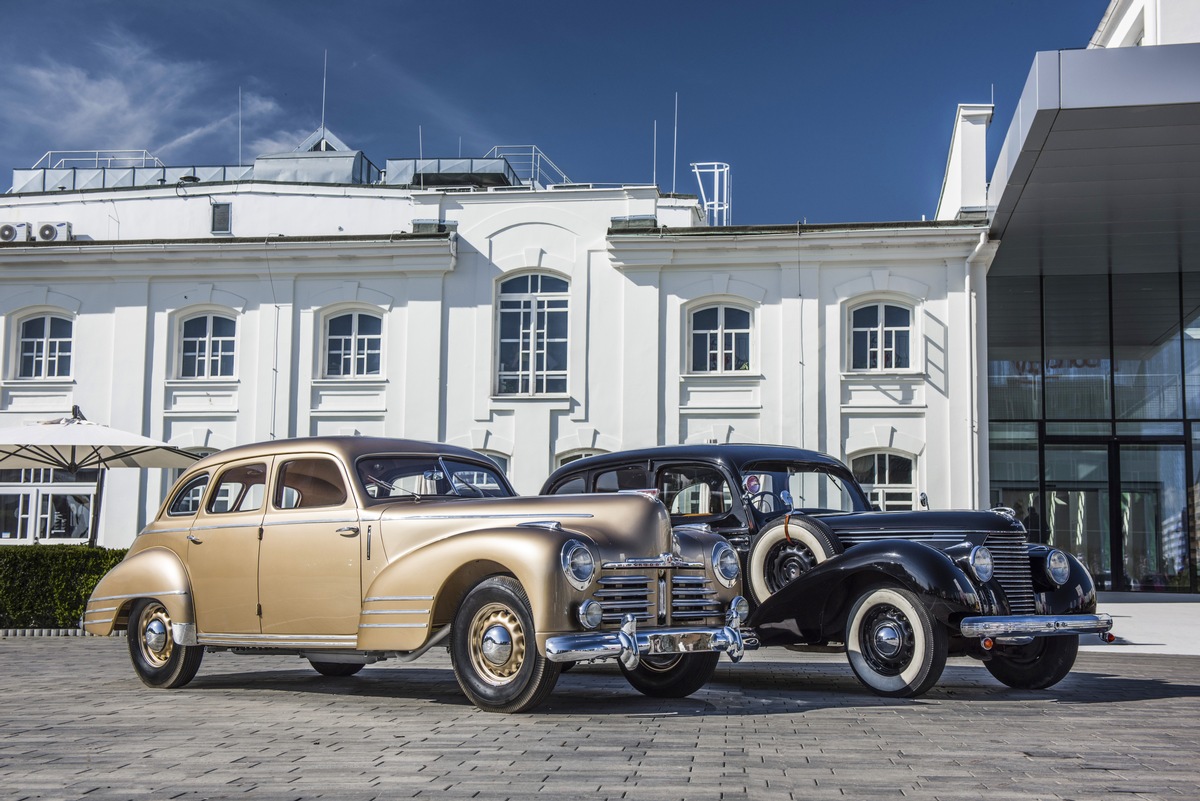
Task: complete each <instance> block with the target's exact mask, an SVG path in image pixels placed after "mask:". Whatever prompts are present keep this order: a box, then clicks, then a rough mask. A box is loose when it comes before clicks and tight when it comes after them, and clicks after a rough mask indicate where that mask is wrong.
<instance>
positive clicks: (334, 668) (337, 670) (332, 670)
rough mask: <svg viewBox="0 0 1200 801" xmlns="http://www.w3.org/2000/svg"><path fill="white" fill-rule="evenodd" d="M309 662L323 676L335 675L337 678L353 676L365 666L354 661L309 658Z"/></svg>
mask: <svg viewBox="0 0 1200 801" xmlns="http://www.w3.org/2000/svg"><path fill="white" fill-rule="evenodd" d="M308 663H309V664H310V665H312V666H313V670H315V671H317V672H318V673H320V674H321V675H322V676H333V677H335V678H336V677H342V676H353V675H354V674H355V673H357V672H358V671H360V670H362V669H363V667H365V665H360V664H357V663H354V662H318V661H317V660H315V659H310V660H308Z"/></svg>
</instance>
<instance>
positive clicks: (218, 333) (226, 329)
mask: <svg viewBox="0 0 1200 801" xmlns="http://www.w3.org/2000/svg"><path fill="white" fill-rule="evenodd" d="M212 323H213V336H215V337H231V336H234V335H235V334H236V333H237V323H235V322H234V321H233V320H231V319H229V318H228V317H213V318H212ZM185 333H186V332H185Z"/></svg>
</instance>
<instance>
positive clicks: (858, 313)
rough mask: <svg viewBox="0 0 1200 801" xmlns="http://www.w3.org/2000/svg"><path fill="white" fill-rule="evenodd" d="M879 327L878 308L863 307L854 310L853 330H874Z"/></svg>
mask: <svg viewBox="0 0 1200 801" xmlns="http://www.w3.org/2000/svg"><path fill="white" fill-rule="evenodd" d="M877 325H879V307H878V306H863V307H862V308H861V309H855V310H854V327H855V328H874V327H875V326H877Z"/></svg>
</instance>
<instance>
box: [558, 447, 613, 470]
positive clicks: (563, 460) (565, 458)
mask: <svg viewBox="0 0 1200 801" xmlns="http://www.w3.org/2000/svg"><path fill="white" fill-rule="evenodd" d="M602 453H608V451H602V450H597V449H596V448H576V449H575V450H573V451H567V452H566V453H560V454H559V455H558V456H556V457H554V469H555V470H557V469H558V468H560V467H562V466H563V465H566V464H570V463H571V462H577V461H579V460H580V459H586V458H588V457H589V456H599V455H600V454H602Z"/></svg>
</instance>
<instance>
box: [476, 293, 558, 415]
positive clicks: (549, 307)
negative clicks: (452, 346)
mask: <svg viewBox="0 0 1200 801" xmlns="http://www.w3.org/2000/svg"><path fill="white" fill-rule="evenodd" d="M525 277H528V278H529V281H530V288H529V291H528V292H504V290H503V287H504V284H505V283H507V282H508V281H511V280H512V279H514V278H525ZM543 278H551V279H554V280H556V281H562V282H563V283H565V284H566V285H567V286H566V289H564V290H563V291H561V292H545V291H542V289H541V280H542V279H543ZM535 281H536V282H537V289H534V286H533V284H534V282H535ZM506 304H519V306H518V307H516V308H508V309H506V308H505V305H506ZM560 304H561V305H560ZM495 313H496V337H495V340H494V341H495V343H496V371H495V377H496V378H495V380H496V383H495V390H496V395H497V396H502V397H522V396H525V397H528V396H563V395H566V394H567V392H568V381H569V365H570V356H571V353H570V351H571V333H570V331H571V282H570V281H569V280H568V279H567V278H566V277H565V276H561V275H556V274H554V273H548V272H534V273H523V274H516V275H505V276H504V277H503V278H501V279H500V281H499V283H497V284H496V312H495ZM518 314H519V315H520V319H521V322H520V326H519V328H520V331H519V334H518V336H517V338H516V339H513V338H511V337H509V338H505V337H504V320H505V317H506V315H510V316H511V315H518ZM551 314H563V315H564V316H565V317H566V329H567V333H566V335H565V336H562V337H550V336H549V332H548V321H549V315H551ZM542 315H545V318H546V319H545V320H543V321H542V322H541V323H539V322H538V318H539V317H540V316H542ZM512 343H516V344H517V348H518V354H519V355H518V364H517V365H516V366H515V368H514V369H503V370H502V369H501V367H504V366H505V365H502V364H501V361H500V359H501V355H502V353H503V352H504V350H505V345H511V344H512ZM559 343H561V344H562V346H563V350H564V351H565V357H564V361H565V362H566V364H564V366H563V367H562V369H558V370H551V369H549V367H548V364H547V359H546V355H547V347H548V346H549V345H551V344H559ZM539 358H540V359H541V360H542V366H541V367H540V368H539V367H538V360H539ZM514 380H515V381H516V382H517V385H518V389H517V390H516V391H511V390H510V391H506V390H504V389H503V388H502V387H503V384H504V382H505V381H514ZM552 381H561V382H562V389H552V390H551V389H547V386H548V385H549V383H550V382H552Z"/></svg>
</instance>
